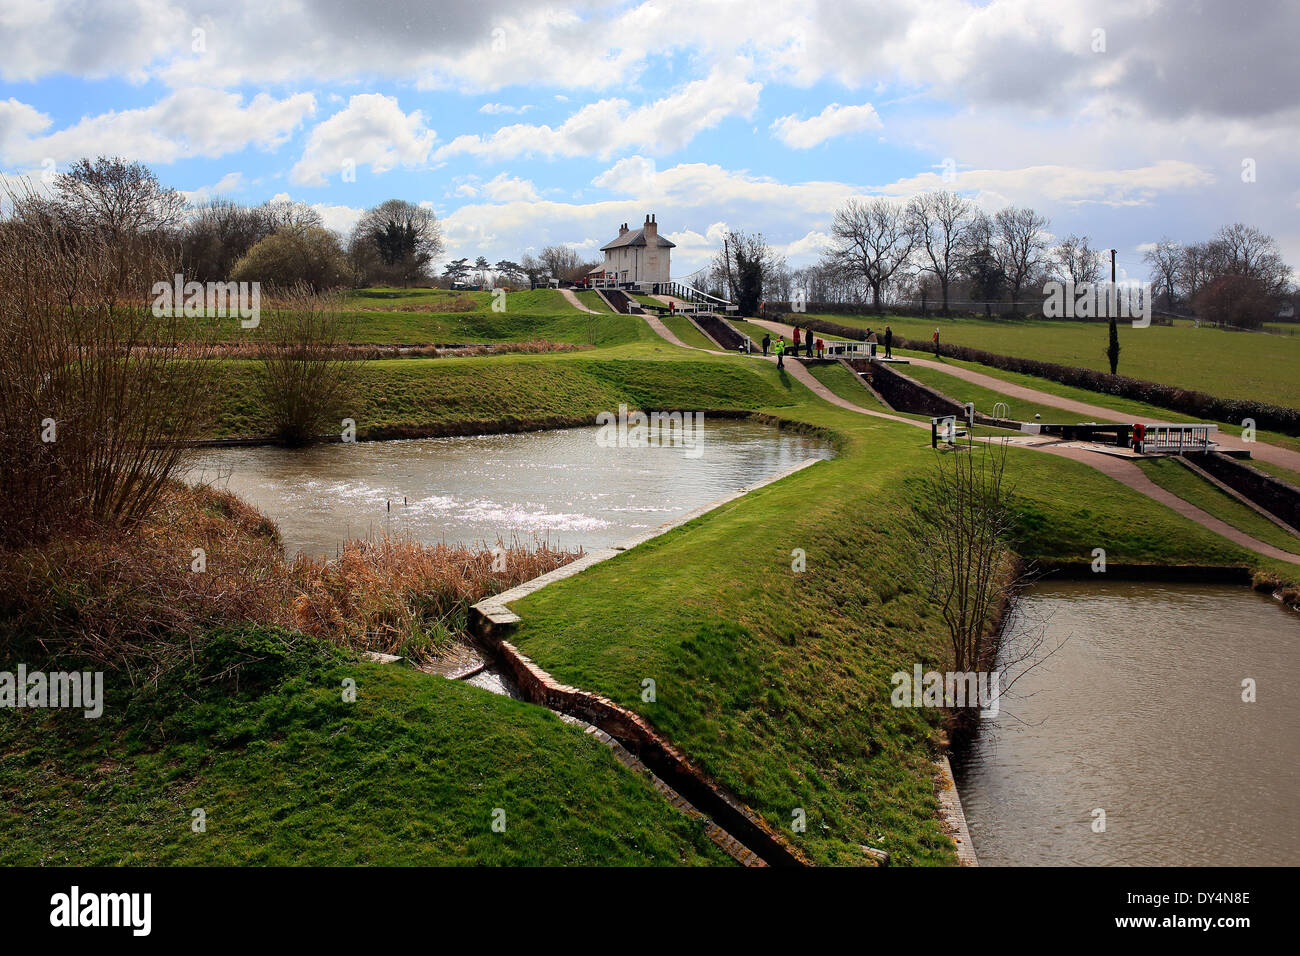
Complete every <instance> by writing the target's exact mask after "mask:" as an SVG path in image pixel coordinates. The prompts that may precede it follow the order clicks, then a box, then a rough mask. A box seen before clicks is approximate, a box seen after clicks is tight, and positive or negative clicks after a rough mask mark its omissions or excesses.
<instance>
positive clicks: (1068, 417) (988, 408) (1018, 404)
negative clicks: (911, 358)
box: [894, 365, 1118, 425]
mask: <svg viewBox="0 0 1300 956" xmlns="http://www.w3.org/2000/svg"><path fill="white" fill-rule="evenodd" d="M894 368H895V371H898V372H901V373H902V374H904V375H907V376H910V377H911V378H914V379H916V380H917V381H918V382H921V383H922V384H924V385H929V386H930V387H931V388H936V389H938V390H939V391H941V392H943V393H944V394H945V395H947V396H948V397H949V398H954V399H956V400H957V401H959V402H963V403H964V402H974V403H975V409H976V411H980V412H983V413H984V414H986V415H992V414H993V406H994V405H995V404H997V403H998V402H1006V403H1007V404H1008V405H1009V406H1010V408H1011V411H1010V413H1009V414H1008V415H1007V416H1006V417H1008V418H1012V419H1015V420H1016V421H1022V422H1032V421H1034V420H1035V419H1034V416H1035V415H1041V416H1042V420H1043V421H1045V422H1056V423H1059V424H1066V425H1069V424H1075V423H1077V422H1088V421H1093V420H1094V418H1093V416H1089V415H1080V414H1078V413H1077V412H1069V411H1065V410H1064V409H1060V408H1056V407H1055V406H1052V405H1043V404H1039V403H1030V402H1026V401H1025V400H1024V399H1018V398H1013V397H1011V396H1010V395H1006V394H1003V393H1002V392H997V391H994V390H992V389H988V388H985V387H983V386H982V385H975V384H973V383H971V382H967V381H965V380H964V379H960V378H957V377H956V376H953V375H949V374H947V373H946V372H943V371H940V370H938V369H932V368H923V367H921V366H919V365H897V366H894ZM1115 418H1116V419H1117V418H1118V416H1115Z"/></svg>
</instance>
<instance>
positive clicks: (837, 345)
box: [822, 339, 880, 358]
mask: <svg viewBox="0 0 1300 956" xmlns="http://www.w3.org/2000/svg"><path fill="white" fill-rule="evenodd" d="M822 341H823V342H824V344H825V349H824V351H825V353H826V354H827V355H830V356H834V357H836V358H863V357H866V358H871V357H872V356H874V355H875V354H876V350H877V349H878V348H879V347H880V346H879V345H877V344H876V343H875V342H846V341H842V340H839V339H835V340H832V341H830V342H826V341H825V339H823V340H822Z"/></svg>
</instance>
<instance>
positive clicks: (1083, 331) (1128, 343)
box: [817, 315, 1300, 408]
mask: <svg viewBox="0 0 1300 956" xmlns="http://www.w3.org/2000/svg"><path fill="white" fill-rule="evenodd" d="M817 317H818V318H823V319H825V320H826V321H828V322H837V323H839V324H841V325H851V326H853V327H855V328H865V327H867V326H870V327H872V328H880V327H881V326H883V325H884V324H885V322H888V323H889V325H890V326H892V327H893V329H894V332H895V333H896V334H898V335H902V336H905V337H906V338H910V339H919V340H921V341H925V342H928V341H929V340H930V335H931V333H932V332H933V331H934V329H935V326H938V327H939V330H940V336H941V340H942V341H944V342H950V343H952V344H954V345H969V346H971V347H974V348H981V349H986V350H988V351H990V352H998V353H1000V354H1002V355H1018V356H1023V357H1026V358H1035V359H1040V360H1042V361H1045V362H1059V363H1061V364H1062V365H1076V366H1080V367H1083V368H1091V369H1099V370H1109V366H1108V365H1107V360H1106V355H1105V351H1106V334H1107V331H1106V325H1105V323H1101V322H1069V321H1038V322H1030V321H1023V320H1022V321H1012V320H1005V319H1004V320H993V321H986V320H984V319H956V318H954V319H942V318H933V317H932V318H929V319H919V318H910V317H906V316H887V317H885V318H883V319H882V318H881V317H879V316H861V315H859V316H853V315H825V316H817ZM1119 340H1120V348H1121V352H1120V359H1119V370H1120V372H1121V373H1122V374H1124V375H1129V376H1132V377H1133V378H1141V379H1147V380H1148V381H1153V382H1163V383H1165V384H1167V385H1179V386H1182V387H1184V388H1193V389H1200V390H1201V391H1205V392H1209V393H1211V394H1213V395H1221V396H1224V397H1227V398H1247V399H1254V400H1255V401H1261V402H1273V403H1276V404H1279V405H1287V406H1290V407H1292V408H1295V407H1300V377H1298V376H1297V375H1296V374H1295V368H1296V365H1297V364H1300V337H1296V336H1277V335H1257V334H1252V333H1247V332H1229V331H1225V330H1222V329H1211V328H1201V329H1198V328H1193V327H1192V326H1190V325H1176V326H1155V325H1153V326H1150V327H1149V328H1145V329H1135V328H1133V327H1132V326H1131V325H1130V324H1128V323H1125V322H1121V323H1119Z"/></svg>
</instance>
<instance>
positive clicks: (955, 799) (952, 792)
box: [934, 754, 980, 866]
mask: <svg viewBox="0 0 1300 956" xmlns="http://www.w3.org/2000/svg"><path fill="white" fill-rule="evenodd" d="M934 765H935V768H936V769H937V770H938V771H939V782H938V785H937V786H936V787H935V790H936V791H937V792H938V795H939V816H940V817H942V819H943V822H944V823H945V824H946V825H947V827H948V829H949V830H950V831H951V834H950V835H951V836H952V842H953V843H955V844H956V845H957V860H958V862H960V864H961V865H962V866H979V865H980V864H979V860H977V859H976V858H975V843H974V841H973V840H971V838H970V829H969V828H968V827H967V826H966V812H965V811H964V810H962V807H961V794H960V793H958V792H957V781H956V779H955V778H954V777H953V775H952V764H950V763H949V762H948V755H947V754H940V755H939V759H938V760H936V761H935V762H934Z"/></svg>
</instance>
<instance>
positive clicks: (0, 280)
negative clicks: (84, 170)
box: [0, 195, 213, 543]
mask: <svg viewBox="0 0 1300 956" xmlns="http://www.w3.org/2000/svg"><path fill="white" fill-rule="evenodd" d="M10 198H11V200H12V201H13V203H14V206H15V208H16V210H17V212H18V215H17V216H16V217H15V219H14V221H11V222H8V223H5V224H4V241H3V242H0V339H2V340H3V341H4V343H5V347H4V348H3V349H0V540H8V541H9V542H10V543H13V542H19V541H28V542H29V541H32V540H37V539H39V538H40V537H41V536H43V535H45V534H47V533H50V532H51V531H53V530H55V529H56V528H57V526H58V525H59V524H61V523H64V522H67V523H77V522H84V521H90V522H102V523H106V524H128V523H131V522H134V521H136V520H138V519H140V518H142V517H144V516H145V515H147V514H148V513H149V512H150V510H151V509H152V508H153V506H154V504H155V502H156V501H157V498H158V496H159V494H160V493H161V491H162V489H163V488H164V486H165V485H166V483H167V482H168V480H169V479H171V478H172V477H173V476H175V475H176V474H177V472H178V470H179V469H180V468H181V467H182V466H183V464H184V463H185V460H186V458H187V455H188V452H187V451H186V450H185V448H184V445H183V444H182V442H183V441H185V440H188V439H193V438H196V437H198V436H199V435H200V434H201V433H202V430H203V427H204V425H205V424H206V420H207V413H208V412H209V411H210V408H211V404H210V397H211V395H212V394H213V389H212V386H211V377H210V371H211V363H208V362H204V361H196V360H200V359H203V358H205V357H207V355H208V353H207V347H206V346H204V345H203V343H202V342H201V341H199V336H198V328H197V326H196V325H195V323H194V322H192V321H191V320H187V319H186V318H185V316H184V313H183V311H181V310H176V309H155V308H154V307H153V299H152V289H153V286H154V284H155V283H156V282H158V281H159V280H161V279H163V278H164V277H167V276H170V275H173V274H174V273H175V272H176V271H178V268H179V264H178V261H177V260H176V259H175V258H174V256H173V255H172V253H171V250H170V247H169V244H168V243H166V241H165V237H163V236H160V235H153V236H145V237H139V236H137V237H135V238H134V239H132V240H131V241H129V242H128V241H122V240H119V239H115V238H114V237H113V236H112V235H111V234H110V228H111V227H110V226H109V225H108V223H107V222H101V225H102V226H103V228H101V229H95V230H91V231H87V232H85V233H82V234H79V235H78V236H77V237H76V240H75V241H69V237H68V236H67V234H66V232H64V231H63V230H62V229H61V228H60V227H59V226H58V224H57V223H55V222H53V221H52V220H49V219H46V218H44V217H42V216H40V215H31V214H29V213H27V212H25V211H24V207H25V206H26V204H27V203H28V202H31V201H36V202H38V204H39V201H38V200H35V199H34V197H32V196H30V195H19V196H11V197H10ZM88 208H95V207H88ZM112 215H114V216H117V214H116V213H113V214H112ZM115 222H116V223H117V225H116V227H115V228H118V229H127V228H143V227H144V225H145V224H147V223H153V225H154V226H156V225H157V224H158V220H156V219H154V220H148V219H144V218H139V217H126V218H123V217H118V218H116V219H115Z"/></svg>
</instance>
